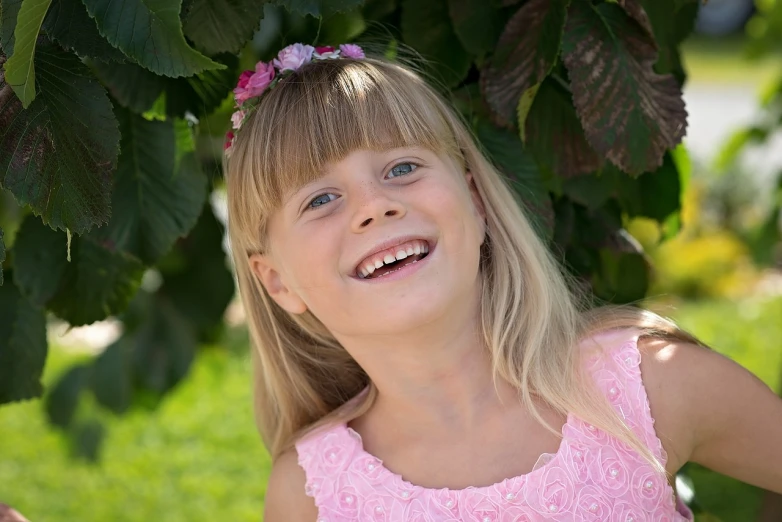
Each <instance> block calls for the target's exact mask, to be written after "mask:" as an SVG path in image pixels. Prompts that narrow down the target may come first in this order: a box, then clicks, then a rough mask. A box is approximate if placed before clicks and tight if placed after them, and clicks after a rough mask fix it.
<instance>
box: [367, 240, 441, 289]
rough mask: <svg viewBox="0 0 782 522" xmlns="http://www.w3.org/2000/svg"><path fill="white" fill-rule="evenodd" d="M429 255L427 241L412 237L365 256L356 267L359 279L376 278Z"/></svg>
mask: <svg viewBox="0 0 782 522" xmlns="http://www.w3.org/2000/svg"><path fill="white" fill-rule="evenodd" d="M427 255H429V243H428V242H427V241H425V240H423V239H413V240H411V241H406V242H404V243H402V244H401V245H398V246H395V247H392V248H388V249H386V250H381V251H380V252H377V253H375V254H372V255H371V256H369V257H367V258H366V259H364V260H363V261H361V263H359V264H358V266H357V267H356V276H357V277H358V278H359V279H377V278H380V277H383V276H385V275H388V274H390V273H392V272H396V271H397V270H400V269H402V268H404V267H406V266H408V265H411V264H413V263H417V262H418V261H421V260H422V259H424V258H425V257H426V256H427Z"/></svg>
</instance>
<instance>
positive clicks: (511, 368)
mask: <svg viewBox="0 0 782 522" xmlns="http://www.w3.org/2000/svg"><path fill="white" fill-rule="evenodd" d="M405 146H417V147H424V148H427V149H429V150H431V151H433V152H435V153H437V154H439V155H442V156H444V157H446V156H447V157H450V158H452V159H453V160H454V161H456V162H457V164H458V165H460V166H461V167H462V168H463V169H465V170H469V171H470V172H471V173H472V175H473V179H474V181H475V184H476V186H477V189H478V192H479V194H480V197H481V199H482V200H483V202H484V206H485V210H486V222H487V241H486V242H485V243H484V246H483V247H482V248H483V250H484V252H483V255H482V256H481V257H482V261H481V268H480V269H481V273H482V283H483V284H482V292H483V295H482V299H481V304H480V314H481V325H482V330H483V337H484V340H485V344H486V346H487V347H488V348H489V350H490V354H491V357H492V361H493V367H494V374H495V379H496V378H502V379H505V380H506V381H508V382H509V383H511V384H512V385H513V386H515V387H516V388H517V389H518V390H519V392H520V397H521V400H522V401H523V403H524V404H525V405H526V406H527V407H528V408H529V409H530V410H531V412H532V413H533V415H534V416H535V417H536V419H538V421H539V422H541V423H542V424H543V425H544V426H547V427H548V428H549V429H550V430H551V431H553V432H554V433H555V434H557V435H560V433H559V432H558V431H557V430H555V429H553V428H552V427H551V426H550V425H549V424H548V423H546V421H545V420H544V419H543V418H542V416H541V415H540V413H539V412H538V410H537V408H536V407H535V405H534V402H533V397H537V398H539V399H542V400H543V401H544V403H546V404H548V405H550V406H551V407H552V408H553V409H555V410H556V411H559V412H561V413H563V414H567V413H571V412H572V413H573V414H575V415H577V416H578V417H580V418H582V419H583V420H585V421H587V422H590V423H591V424H594V425H595V426H597V427H599V428H602V429H603V430H605V431H607V432H608V433H610V434H612V435H614V436H616V437H617V438H619V439H620V440H622V441H624V442H625V443H627V444H629V445H630V446H631V447H633V448H634V449H636V450H637V451H638V452H639V453H640V454H641V455H642V456H643V457H645V458H646V459H647V460H648V461H649V462H650V463H651V464H652V465H653V466H654V467H655V469H657V470H658V471H660V472H661V473H663V472H664V471H665V470H664V468H663V466H662V465H661V463H659V462H658V461H657V459H656V458H655V457H654V454H653V453H652V452H651V451H650V450H649V448H647V447H646V445H645V444H644V443H643V442H641V441H640V439H639V438H638V437H637V436H636V435H635V434H634V433H633V432H632V431H631V430H630V429H629V428H628V427H627V426H626V425H625V424H624V422H623V421H622V420H621V419H620V418H619V416H618V415H617V414H616V412H615V411H614V409H613V408H612V407H611V406H610V404H609V403H608V401H607V399H606V398H605V397H604V396H603V395H602V394H601V393H599V392H598V391H597V390H596V387H595V386H594V384H593V382H591V380H590V379H589V378H588V377H587V376H585V375H584V372H583V371H582V370H580V368H581V366H582V365H580V364H578V359H579V356H580V355H579V354H580V351H579V350H578V349H577V347H578V345H579V342H580V341H582V340H583V339H585V338H587V337H590V336H592V335H593V334H595V333H598V332H601V331H605V330H609V329H615V328H625V327H631V328H636V329H638V330H639V333H640V334H642V335H651V336H664V337H670V338H676V339H680V340H684V341H688V342H697V341H696V340H695V339H694V338H693V337H691V336H689V335H688V334H686V333H685V332H683V331H681V330H679V329H678V328H677V327H676V326H675V325H674V324H673V323H672V322H670V321H668V320H665V319H663V318H661V317H660V316H658V315H656V314H653V313H650V312H647V311H642V310H639V309H635V308H630V307H601V308H595V309H591V310H589V309H588V308H587V307H586V306H585V305H584V304H583V301H584V300H583V299H582V298H580V297H579V296H578V295H577V294H576V293H574V292H573V291H572V289H571V288H572V286H573V285H570V284H568V280H567V278H566V276H565V275H564V272H563V270H562V269H561V267H560V266H559V265H558V264H557V262H556V260H555V259H554V258H553V256H552V254H551V253H550V252H549V250H548V248H547V247H546V245H545V244H544V243H543V242H542V241H541V240H540V239H539V238H538V236H537V235H536V233H535V231H534V230H533V228H532V227H531V225H530V222H529V220H528V219H527V218H526V217H525V215H524V212H523V210H522V208H520V206H519V204H518V203H517V201H516V200H515V199H514V196H513V195H512V192H511V190H510V189H509V187H508V185H507V183H506V181H505V180H504V179H503V177H502V176H501V175H500V174H499V173H498V171H497V170H496V169H495V168H494V167H493V166H492V165H491V164H490V162H489V161H487V159H486V158H485V156H484V155H483V154H482V152H481V151H480V150H479V149H478V147H477V146H476V143H475V140H474V139H473V136H472V134H471V133H470V131H469V130H468V128H467V126H466V125H465V124H464V123H463V122H462V120H461V119H460V118H459V117H458V116H457V115H456V113H455V112H454V111H453V110H452V109H451V108H450V107H449V105H448V104H447V102H445V101H444V100H443V99H442V98H441V97H440V96H439V95H438V94H437V93H436V92H435V91H434V90H433V89H432V88H431V87H430V86H428V85H427V84H426V82H425V81H424V80H423V79H422V78H421V77H420V76H419V75H417V74H415V73H414V72H412V71H411V70H409V69H408V68H406V67H403V66H401V65H398V64H394V63H389V62H386V61H383V60H376V59H365V60H347V59H339V60H324V61H318V62H312V63H310V64H307V65H305V66H303V67H302V68H300V69H299V70H298V71H296V72H295V73H293V74H291V75H290V76H288V77H286V78H284V79H283V80H282V81H281V82H280V83H279V84H278V85H277V86H276V87H275V88H274V89H273V90H271V91H270V92H268V93H266V94H265V95H264V97H263V98H262V99H261V102H260V104H259V105H258V106H257V107H256V109H255V111H254V113H253V114H252V115H251V116H250V117H249V119H248V120H246V122H245V124H244V126H243V128H242V131H241V133H239V135H238V136H237V138H236V140H235V142H234V145H233V147H232V148H231V150H230V155H227V157H226V158H225V159H224V168H225V173H226V183H227V196H228V216H229V219H228V231H229V237H230V242H231V250H232V254H233V258H234V263H235V268H236V274H237V278H238V283H239V292H240V295H241V298H242V302H243V304H244V308H245V310H246V313H247V318H248V326H249V330H250V335H251V342H252V359H253V363H254V372H255V376H254V380H255V382H254V385H255V391H254V393H255V412H256V418H257V421H258V426H259V430H260V432H261V435H262V437H263V439H264V441H265V443H266V445H267V446H268V448H269V450H270V452H271V453H272V455H273V456H274V457H276V456H278V455H279V454H280V453H282V452H283V451H285V450H286V449H289V448H290V447H291V446H292V444H293V443H294V442H295V440H297V438H298V437H300V436H301V435H302V434H303V433H304V432H305V431H308V430H311V429H314V428H315V427H318V426H322V425H325V424H328V423H331V422H345V421H348V420H350V419H353V418H356V417H358V416H360V415H362V414H363V413H364V412H366V411H367V410H368V409H369V407H370V406H371V404H372V402H373V400H374V398H375V396H376V390H375V388H374V387H373V386H372V383H371V382H370V379H369V378H368V376H367V374H366V373H365V372H364V371H363V370H362V369H361V368H360V367H359V366H358V364H357V363H356V362H355V361H354V360H353V359H352V358H351V357H350V355H349V354H348V353H347V352H346V351H345V350H344V348H342V346H341V345H340V344H339V343H338V342H337V341H336V340H335V339H334V337H333V336H332V335H331V334H330V333H329V331H328V330H327V329H326V328H325V326H324V325H323V324H322V323H321V322H320V321H319V320H318V319H317V318H316V317H314V316H313V315H312V314H310V313H309V312H306V313H304V314H303V315H300V316H293V315H290V314H288V313H286V312H285V311H283V310H282V309H281V308H280V307H279V306H278V305H276V303H274V302H273V301H272V300H271V299H270V297H269V295H268V294H267V293H266V291H265V289H264V288H263V286H262V285H261V283H260V281H259V280H258V278H257V277H255V276H254V275H253V273H252V271H251V269H250V266H249V263H248V256H249V255H251V254H253V253H255V252H263V251H266V250H267V249H268V248H269V245H268V244H267V241H266V227H267V222H268V219H269V217H270V216H271V215H272V213H273V212H274V211H275V210H276V209H277V208H278V207H279V204H280V202H281V201H282V200H283V198H284V196H285V195H286V194H287V193H288V192H289V191H290V190H292V189H294V188H297V187H299V186H301V185H302V184H304V183H306V182H308V181H310V180H312V179H314V178H316V177H317V176H319V173H320V172H321V171H322V168H323V166H324V165H326V164H328V163H331V162H335V161H339V160H340V159H342V158H344V157H345V156H346V155H348V154H349V153H350V152H351V151H353V150H357V149H369V150H384V149H388V148H391V147H405ZM367 387H369V392H368V393H366V394H361V395H359V394H360V392H361V391H362V390H364V389H365V388H367ZM357 396H358V400H354V401H350V402H348V401H349V400H350V399H351V398H355V397H357Z"/></svg>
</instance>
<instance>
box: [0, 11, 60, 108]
mask: <svg viewBox="0 0 782 522" xmlns="http://www.w3.org/2000/svg"><path fill="white" fill-rule="evenodd" d="M51 2H52V0H24V1H23V2H22V8H21V9H20V10H19V14H18V15H17V18H16V28H15V29H14V39H15V44H14V54H13V56H11V57H10V58H8V61H7V62H6V63H5V81H6V82H8V85H10V86H11V88H12V89H13V90H14V92H15V93H16V95H17V96H18V97H19V99H20V100H22V106H23V107H24V108H25V109H26V108H27V107H29V106H30V104H31V103H32V102H33V100H34V99H35V64H34V63H33V58H34V56H35V46H36V44H37V43H38V33H39V32H40V30H41V24H42V23H43V17H44V16H46V11H47V9H49V4H51Z"/></svg>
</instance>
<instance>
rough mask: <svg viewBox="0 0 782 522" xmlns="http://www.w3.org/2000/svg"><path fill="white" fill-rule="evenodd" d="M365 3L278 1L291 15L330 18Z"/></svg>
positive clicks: (348, 0) (360, 0)
mask: <svg viewBox="0 0 782 522" xmlns="http://www.w3.org/2000/svg"><path fill="white" fill-rule="evenodd" d="M363 3H364V0H277V4H279V5H282V6H285V7H286V8H287V9H288V11H290V12H291V13H298V14H302V15H312V16H315V17H318V16H328V15H330V14H334V13H338V12H341V11H350V10H351V9H355V8H356V7H359V6H360V5H361V4H363Z"/></svg>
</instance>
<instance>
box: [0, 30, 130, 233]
mask: <svg viewBox="0 0 782 522" xmlns="http://www.w3.org/2000/svg"><path fill="white" fill-rule="evenodd" d="M3 61H4V58H3V57H2V56H0V64H2V62H3ZM36 63H37V69H38V80H39V83H40V85H41V93H40V94H39V96H38V98H36V100H35V101H34V102H33V103H32V104H31V105H30V108H29V109H27V110H23V109H22V104H21V103H20V102H19V101H18V100H17V99H16V98H15V97H14V96H13V95H12V93H11V89H10V87H9V86H8V84H7V83H6V82H5V78H3V77H2V75H0V151H2V153H1V154H0V184H2V185H3V187H5V188H6V189H8V190H9V191H11V192H12V193H13V194H14V196H15V197H16V199H17V200H18V201H19V202H20V203H25V204H29V205H30V206H31V207H32V209H33V212H35V213H36V214H38V215H40V216H41V217H42V218H43V220H44V222H45V223H46V224H48V225H49V226H51V227H52V228H59V229H62V230H65V229H66V228H68V229H70V230H71V231H72V232H74V233H76V234H83V233H84V232H86V231H88V230H89V229H90V228H92V226H93V225H96V224H102V223H105V222H106V221H108V218H109V197H110V190H111V174H112V172H113V171H114V169H115V167H116V165H117V155H118V152H119V131H118V129H117V120H116V119H115V118H114V114H113V113H112V110H111V103H110V102H109V99H108V96H106V91H105V90H104V89H103V87H101V86H100V84H99V83H98V82H97V81H96V80H95V79H94V77H92V75H91V74H90V72H89V70H88V69H87V68H86V67H85V66H84V64H82V63H81V62H80V61H79V59H78V58H77V57H76V56H75V55H73V54H70V53H67V52H65V51H63V50H61V49H58V48H57V47H55V46H53V45H40V46H39V47H38V51H37V52H36Z"/></svg>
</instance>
